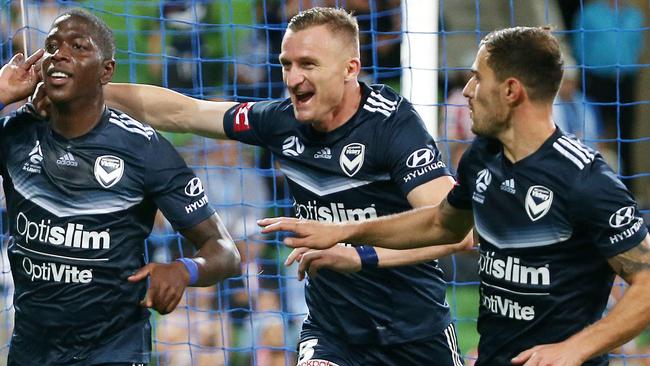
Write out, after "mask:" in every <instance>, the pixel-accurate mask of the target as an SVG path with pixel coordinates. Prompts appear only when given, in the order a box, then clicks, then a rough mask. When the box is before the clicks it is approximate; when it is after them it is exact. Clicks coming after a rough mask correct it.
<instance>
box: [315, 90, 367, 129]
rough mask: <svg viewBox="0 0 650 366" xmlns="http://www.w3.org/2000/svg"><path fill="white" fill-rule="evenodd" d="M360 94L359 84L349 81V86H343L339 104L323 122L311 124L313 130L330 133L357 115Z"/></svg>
mask: <svg viewBox="0 0 650 366" xmlns="http://www.w3.org/2000/svg"><path fill="white" fill-rule="evenodd" d="M361 94H362V93H361V85H359V82H358V81H357V80H354V81H350V84H349V85H346V86H345V91H344V92H343V99H342V100H341V104H340V105H339V106H338V107H337V108H334V109H333V110H332V112H331V113H330V115H329V116H328V118H327V119H325V120H324V121H321V122H314V123H312V126H313V127H314V129H315V130H317V131H319V132H331V131H334V130H335V129H337V128H339V127H341V126H343V125H344V124H345V123H346V122H348V121H349V120H350V119H351V118H352V116H354V115H355V113H357V110H358V109H359V105H360V104H361V96H362V95H361Z"/></svg>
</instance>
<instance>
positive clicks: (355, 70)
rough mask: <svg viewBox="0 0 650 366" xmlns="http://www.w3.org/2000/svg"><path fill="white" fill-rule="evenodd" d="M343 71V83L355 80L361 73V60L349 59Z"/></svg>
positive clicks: (357, 58)
mask: <svg viewBox="0 0 650 366" xmlns="http://www.w3.org/2000/svg"><path fill="white" fill-rule="evenodd" d="M345 71H346V74H345V81H350V80H355V79H356V78H357V76H359V73H360V72H361V59H359V57H352V58H350V59H349V60H348V64H347V67H346V70H345Z"/></svg>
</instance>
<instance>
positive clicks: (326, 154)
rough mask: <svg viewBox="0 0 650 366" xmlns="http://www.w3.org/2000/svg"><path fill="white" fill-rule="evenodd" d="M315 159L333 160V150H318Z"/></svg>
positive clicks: (326, 148)
mask: <svg viewBox="0 0 650 366" xmlns="http://www.w3.org/2000/svg"><path fill="white" fill-rule="evenodd" d="M314 158H315V159H331V158H332V150H330V148H329V147H324V148H322V149H320V150H318V152H317V153H316V154H314Z"/></svg>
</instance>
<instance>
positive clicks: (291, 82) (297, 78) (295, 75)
mask: <svg viewBox="0 0 650 366" xmlns="http://www.w3.org/2000/svg"><path fill="white" fill-rule="evenodd" d="M284 80H285V83H286V84H287V87H288V88H289V89H292V88H295V87H296V86H298V85H300V83H302V82H303V81H304V80H305V75H304V74H303V73H302V72H300V71H299V70H296V69H289V70H286V71H285V77H284Z"/></svg>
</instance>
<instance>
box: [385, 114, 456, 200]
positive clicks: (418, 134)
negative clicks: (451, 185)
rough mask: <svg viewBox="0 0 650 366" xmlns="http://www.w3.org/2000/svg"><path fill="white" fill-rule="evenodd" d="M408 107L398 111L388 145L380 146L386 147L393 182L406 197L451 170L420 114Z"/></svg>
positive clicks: (391, 126) (390, 125) (388, 135)
mask: <svg viewBox="0 0 650 366" xmlns="http://www.w3.org/2000/svg"><path fill="white" fill-rule="evenodd" d="M401 108H404V107H401ZM404 109H406V110H404V111H401V110H398V111H397V115H396V116H395V117H394V118H395V120H394V121H393V124H389V128H388V129H387V130H386V131H387V137H386V138H384V139H383V141H385V143H386V144H385V145H383V146H380V147H379V148H380V149H383V150H384V156H385V159H386V162H387V164H388V169H389V171H390V174H391V178H392V180H393V182H394V183H395V184H396V185H397V186H398V187H400V189H401V191H402V193H403V194H404V195H405V196H406V195H407V194H408V193H409V192H410V191H411V190H413V189H414V188H416V187H417V186H419V185H421V184H424V183H427V182H429V181H432V180H434V179H436V178H439V177H442V176H445V175H451V173H450V172H449V169H448V168H447V166H446V165H445V163H444V162H443V161H442V159H441V154H440V151H438V147H437V146H436V143H435V142H434V141H433V137H431V135H430V134H429V133H428V132H427V130H426V128H425V127H424V122H422V119H421V118H420V116H419V115H418V114H417V112H416V111H415V110H414V109H412V107H410V106H409V107H408V108H404ZM380 141H381V140H380Z"/></svg>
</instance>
